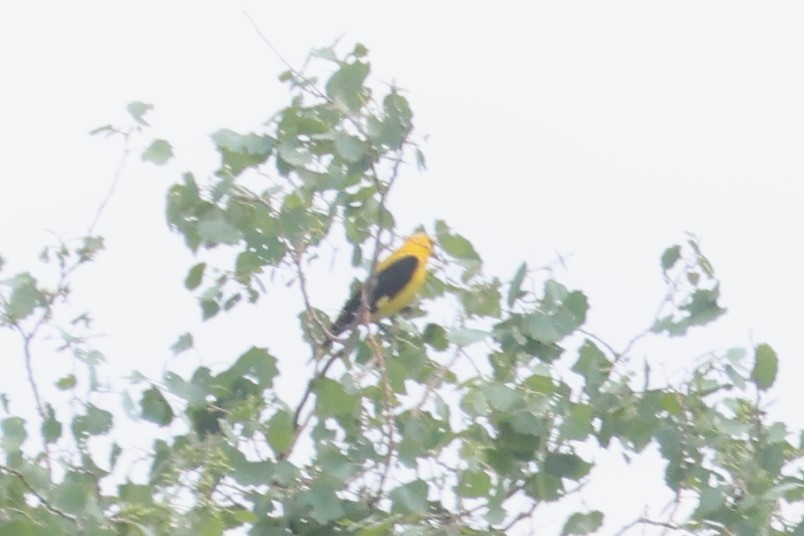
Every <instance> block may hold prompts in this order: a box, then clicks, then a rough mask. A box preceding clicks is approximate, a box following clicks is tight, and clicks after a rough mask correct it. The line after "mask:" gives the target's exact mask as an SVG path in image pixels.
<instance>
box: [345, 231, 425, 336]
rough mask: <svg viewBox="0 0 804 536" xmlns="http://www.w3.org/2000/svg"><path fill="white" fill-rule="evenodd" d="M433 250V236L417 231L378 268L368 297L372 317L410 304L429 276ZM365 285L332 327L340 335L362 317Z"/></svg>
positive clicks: (390, 312)
mask: <svg viewBox="0 0 804 536" xmlns="http://www.w3.org/2000/svg"><path fill="white" fill-rule="evenodd" d="M432 253H433V239H432V238H430V237H429V236H427V235H426V234H424V233H416V234H414V235H412V236H410V237H409V238H408V239H407V240H405V242H404V243H403V244H402V245H401V246H400V247H399V249H397V250H396V251H394V252H393V253H391V255H389V256H388V258H386V259H384V260H382V261H380V262H379V263H377V266H376V267H375V268H374V284H373V286H370V287H369V288H368V289H367V290H368V294H367V295H366V297H365V300H366V305H367V306H368V310H369V311H370V312H371V319H372V320H375V321H376V320H379V319H380V318H385V317H387V316H391V315H394V314H396V313H398V312H399V311H401V310H402V309H404V308H405V307H407V306H408V305H410V303H411V302H412V301H413V299H414V298H415V297H416V294H418V292H419V291H420V290H421V288H422V286H424V281H425V279H427V261H428V260H429V258H430V256H431V255H432ZM363 288H364V286H363V285H361V286H360V288H358V289H357V291H356V292H355V293H354V294H353V295H352V297H351V298H350V299H349V301H347V302H346V305H344V306H343V309H342V310H341V314H339V315H338V319H337V320H335V322H334V323H333V324H332V326H331V327H330V329H329V331H330V333H331V334H332V335H340V334H341V333H343V332H344V331H346V330H347V329H349V328H350V327H352V326H354V325H355V324H356V323H357V322H359V321H360V318H358V314H359V313H360V311H361V304H362V302H363V299H364V298H363Z"/></svg>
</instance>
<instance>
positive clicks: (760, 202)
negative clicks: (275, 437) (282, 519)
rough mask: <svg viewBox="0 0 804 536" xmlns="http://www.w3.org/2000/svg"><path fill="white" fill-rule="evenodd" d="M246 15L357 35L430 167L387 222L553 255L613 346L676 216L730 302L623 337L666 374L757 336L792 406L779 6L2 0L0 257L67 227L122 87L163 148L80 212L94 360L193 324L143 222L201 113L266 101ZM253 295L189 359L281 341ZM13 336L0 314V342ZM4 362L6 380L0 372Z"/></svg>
mask: <svg viewBox="0 0 804 536" xmlns="http://www.w3.org/2000/svg"><path fill="white" fill-rule="evenodd" d="M244 10H245V11H247V12H248V13H249V15H250V16H251V17H252V18H253V19H254V21H255V22H256V24H257V25H258V26H259V27H260V29H261V31H262V33H263V34H264V35H265V36H266V37H267V38H268V39H269V40H270V41H271V42H272V44H273V45H274V46H275V47H276V48H277V49H278V50H279V51H280V53H281V54H282V55H283V57H284V58H285V59H286V60H287V61H289V62H290V63H291V64H293V65H300V64H301V63H302V62H303V60H304V58H305V57H306V55H307V53H308V51H309V50H310V49H311V48H314V47H318V46H323V45H328V44H330V43H332V42H333V41H334V40H335V39H336V38H339V37H340V38H341V40H342V43H344V47H345V48H346V47H351V46H352V44H353V43H354V42H361V43H363V44H365V45H366V46H367V47H368V48H369V50H370V51H371V57H370V58H371V61H372V65H373V73H374V76H376V80H378V81H379V82H392V81H395V82H396V83H397V84H398V85H399V86H400V87H402V88H404V89H405V90H406V91H407V96H408V98H409V99H410V101H411V104H412V106H413V110H414V113H415V122H416V127H417V130H418V132H419V134H421V135H427V136H428V142H427V144H426V146H425V152H426V154H427V158H428V164H429V168H428V170H427V171H426V172H425V173H422V174H418V173H416V172H415V171H413V170H409V171H408V172H407V174H406V175H405V176H404V177H403V179H402V180H401V181H400V183H399V186H398V189H397V190H396V192H395V194H394V197H393V199H392V202H391V206H392V209H393V210H395V214H396V216H397V220H398V222H399V225H400V232H402V233H406V232H408V231H410V230H412V229H413V228H414V227H415V226H416V225H418V224H424V225H425V226H427V227H428V228H432V222H433V221H434V220H435V219H444V220H446V221H447V222H449V223H450V224H451V225H452V226H453V227H454V228H455V229H456V230H458V231H459V232H461V233H462V234H464V235H466V236H467V237H468V238H470V239H471V240H472V241H473V242H474V243H475V245H476V246H477V248H478V250H479V252H480V253H481V255H482V256H483V258H484V259H485V261H486V267H487V271H488V272H489V273H490V274H494V275H498V276H500V277H501V278H504V279H507V278H510V277H511V276H512V275H513V273H514V271H515V270H516V268H517V266H518V265H519V263H520V262H521V261H522V260H527V261H528V263H529V264H530V265H532V266H538V265H542V264H546V263H549V262H551V261H553V260H554V259H555V258H556V256H557V255H559V254H561V255H564V256H567V259H568V260H567V269H566V271H561V272H560V273H559V274H558V278H559V279H561V280H563V281H566V282H567V283H568V284H571V285H573V286H575V287H577V288H581V289H582V290H584V292H586V294H587V295H588V296H589V299H590V303H591V306H592V309H591V311H590V315H589V323H588V328H589V329H591V330H593V331H594V332H596V333H598V334H599V335H601V336H603V337H604V338H607V339H608V340H611V341H612V342H613V343H615V344H622V343H623V342H624V341H626V340H628V339H629V338H630V336H632V335H633V334H635V333H636V332H638V331H640V330H641V329H643V328H644V327H645V326H647V325H649V324H650V322H651V320H652V315H653V313H654V311H655V309H656V306H657V304H658V300H659V299H660V297H661V296H662V292H663V283H662V278H661V274H660V271H659V264H658V258H659V255H660V254H661V252H662V251H663V249H664V248H665V247H667V246H669V245H671V244H673V243H676V242H678V241H680V240H683V239H684V237H685V235H684V233H685V232H687V231H689V232H693V233H695V234H696V235H697V236H698V237H700V239H701V241H702V245H703V248H704V251H705V252H706V253H707V254H708V256H709V258H710V260H711V261H712V263H713V265H714V267H715V270H716V272H717V274H718V275H719V277H720V278H721V279H722V290H723V295H724V305H725V306H726V307H728V309H729V313H728V315H727V316H726V317H725V318H724V319H723V320H721V321H720V322H718V323H717V324H716V325H713V326H711V327H707V328H705V329H700V330H695V331H693V332H692V334H691V337H690V338H689V340H688V341H684V342H682V343H678V342H676V341H672V342H669V343H668V341H666V340H658V341H648V342H646V343H645V344H644V345H642V346H640V347H637V354H638V355H639V356H640V358H646V359H649V360H650V361H651V362H652V363H653V364H655V365H656V366H657V367H658V368H660V369H661V368H664V369H666V370H667V371H668V372H667V374H668V375H670V374H672V371H674V370H676V369H678V368H683V367H684V366H686V365H688V364H689V363H691V362H692V361H693V359H694V358H695V357H697V356H699V355H701V354H702V353H703V352H705V351H708V350H712V349H715V350H718V349H724V348H728V347H732V346H747V345H750V344H752V342H755V343H759V342H768V343H770V344H771V345H772V346H773V347H774V348H775V349H776V350H777V351H778V352H779V355H780V360H781V374H780V378H779V381H778V389H777V390H776V391H775V392H774V395H775V398H776V399H777V402H776V404H775V406H774V412H775V413H774V414H775V415H777V416H778V417H779V418H783V419H785V420H787V421H788V422H790V423H793V424H795V425H796V426H799V427H800V426H802V424H804V418H803V417H802V414H801V411H800V407H801V404H802V402H804V399H803V398H802V395H801V393H800V381H801V378H802V377H803V376H804V356H803V355H802V350H801V343H800V342H799V340H798V338H797V334H798V330H799V329H801V328H800V324H801V316H802V315H801V301H802V299H804V278H802V273H804V256H802V253H801V248H802V242H803V240H802V239H803V238H804V237H803V236H802V235H803V234H804V216H802V208H801V207H802V202H803V201H804V182H803V181H802V176H804V157H803V156H802V155H804V151H802V145H803V144H804V58H802V56H804V32H803V31H802V28H804V3H801V2H797V1H790V2H784V1H779V2H773V3H769V2H761V1H756V2H741V1H708V2H701V1H694V2H693V1H689V2H684V1H681V2H656V1H645V0H640V1H628V2H608V1H595V2H539V1H532V0H531V1H507V2H477V1H450V2H417V1H409V0H408V1H404V2H402V1H393V2H370V1H343V2H305V1H300V2H299V1H297V2H257V1H253V2H248V1H239V2H238V1H231V2H229V1H227V2H155V1H138V2H130V3H127V4H122V3H118V2H101V1H96V2H82V1H77V2H69V3H64V2H55V1H50V2H36V1H30V2H26V3H18V2H14V3H10V2H9V3H2V4H0V73H1V76H2V84H1V85H0V148H1V149H0V151H2V152H0V155H1V156H0V158H2V168H1V169H2V175H1V177H2V178H0V181H2V186H3V188H2V194H1V195H0V254H2V256H3V257H5V258H6V259H7V261H8V262H9V265H10V266H9V267H7V268H6V269H5V270H4V274H6V275H8V274H10V273H13V272H15V271H17V270H23V269H27V268H29V267H30V266H31V265H32V264H33V262H34V259H35V257H36V255H37V253H38V251H39V250H40V249H41V246H42V245H43V244H44V243H46V242H48V241H51V240H52V235H51V231H52V232H55V233H56V234H57V235H59V236H62V237H68V238H69V237H75V236H80V234H81V233H82V232H83V231H84V230H85V229H86V228H87V226H88V225H89V222H90V221H91V219H92V215H93V214H94V211H95V209H96V207H97V206H98V204H99V202H100V201H101V200H102V199H103V197H104V195H105V194H106V191H107V189H108V187H109V185H110V183H111V180H112V177H113V175H114V171H115V169H116V166H117V163H118V161H119V156H120V149H121V147H120V145H119V143H117V142H115V141H114V140H104V139H102V138H97V137H90V136H89V135H88V132H89V131H90V130H91V129H92V128H94V127H96V126H99V125H102V124H106V123H116V124H119V123H121V122H123V121H124V120H125V112H124V109H125V105H126V103H128V102H129V101H132V100H142V101H146V102H150V103H153V104H154V105H155V106H156V111H155V112H154V113H153V114H152V115H151V119H152V123H153V125H154V129H153V134H154V135H155V136H158V137H163V138H166V139H168V140H169V141H170V142H171V143H172V144H173V145H174V147H175V152H176V155H177V157H176V159H175V160H174V161H173V162H172V163H171V165H170V166H167V167H166V168H155V167H153V166H150V165H146V164H142V163H141V162H139V160H138V158H137V157H136V156H135V157H132V159H131V161H130V163H129V164H128V165H127V166H126V168H125V170H124V173H123V175H122V177H121V181H120V183H119V185H118V188H117V191H116V192H115V195H114V197H113V198H112V200H111V202H110V204H109V207H108V210H107V212H106V213H105V215H104V217H103V219H102V221H101V223H100V226H99V228H98V231H99V232H100V233H101V234H103V235H104V236H105V237H106V239H107V245H108V251H107V252H106V253H104V254H103V255H102V256H101V257H100V259H99V261H98V263H97V264H96V265H95V266H93V267H90V268H88V269H87V270H86V271H85V272H84V273H83V274H80V275H79V278H78V280H77V282H76V292H77V295H76V297H75V298H74V300H73V301H74V302H75V303H76V306H77V307H85V308H90V309H91V310H92V311H93V312H94V313H95V316H96V317H97V318H98V323H97V326H96V327H97V329H98V330H99V332H102V333H104V334H105V336H104V338H103V339H102V342H101V343H100V345H101V346H103V347H104V349H105V351H106V352H107V354H108V357H109V359H110V367H111V370H113V371H117V372H119V373H122V372H123V371H126V370H129V369H130V368H132V367H137V368H141V369H146V370H150V371H151V372H154V371H159V370H160V369H161V367H163V366H164V365H163V364H164V362H165V361H166V360H167V359H168V352H167V347H168V346H169V345H170V344H171V343H172V342H173V341H174V340H175V338H176V337H177V336H178V334H180V333H182V332H183V331H186V330H187V329H194V328H196V325H197V322H196V320H197V318H198V312H197V307H196V305H195V303H194V301H193V298H192V296H190V295H189V294H188V293H187V292H186V291H183V290H182V289H181V288H180V285H181V281H182V280H183V277H184V274H185V271H186V269H187V267H188V266H189V265H190V263H191V262H192V259H191V257H190V256H189V254H188V253H186V252H185V251H184V250H183V246H182V245H181V241H180V239H179V238H178V237H177V236H175V235H171V234H170V233H169V232H168V231H167V229H166V226H165V224H164V217H163V206H164V202H163V200H164V192H165V190H166V188H167V186H168V185H169V184H170V183H171V182H172V181H175V180H177V179H178V177H179V174H180V173H181V172H182V171H183V170H185V169H190V170H192V171H194V172H196V173H197V174H198V175H199V176H201V177H204V176H205V175H207V174H209V173H210V172H211V171H212V170H213V169H214V166H215V165H216V162H217V158H216V154H215V153H214V150H213V147H212V144H211V142H210V141H209V138H208V135H209V134H210V133H211V132H213V131H215V130H217V129H218V128H222V127H226V128H231V129H233V130H242V131H245V130H248V129H252V128H256V127H258V126H259V125H260V124H261V123H262V122H263V121H264V120H265V119H267V118H268V117H269V116H270V115H271V114H272V113H273V112H274V111H276V110H277V109H278V108H280V107H282V106H283V105H285V103H286V102H287V94H286V92H285V90H284V89H283V87H282V86H281V85H280V84H279V83H278V82H277V81H276V77H277V75H278V74H279V73H280V72H281V71H282V70H284V69H285V67H284V66H283V64H282V62H281V61H280V60H279V59H278V58H277V57H276V55H275V54H274V53H273V52H272V51H271V50H270V49H269V48H268V47H267V46H266V45H265V43H263V42H262V41H261V39H260V38H259V36H258V35H257V34H256V32H255V31H254V29H253V27H252V25H251V23H250V22H249V20H248V19H247V18H246V16H245V15H244V14H243V11H244ZM335 260H336V265H338V266H340V265H342V266H343V269H342V270H343V271H342V272H340V273H341V274H343V276H342V277H340V276H339V277H335V276H333V277H332V278H331V279H329V280H326V279H325V280H323V281H319V282H317V284H316V282H313V285H314V288H315V290H316V294H317V300H318V302H319V304H320V306H321V307H322V308H325V309H326V310H328V311H330V312H332V313H334V312H335V311H336V310H337V309H338V307H339V305H340V303H341V302H342V300H343V298H344V296H345V291H343V289H341V288H333V287H336V286H339V285H344V284H346V283H347V282H348V281H349V278H350V277H351V276H350V274H349V271H348V270H349V267H348V264H349V255H348V254H344V255H341V256H339V257H337V258H336V259H335ZM336 271H337V270H336ZM333 281H335V282H337V285H335V284H334V283H333ZM330 283H332V284H330ZM275 292H276V293H275V294H274V295H273V296H271V297H269V298H267V299H266V300H264V301H263V303H261V304H260V305H258V306H257V307H254V308H243V309H242V311H239V312H238V314H236V315H233V316H232V317H231V318H223V319H220V320H216V321H215V322H214V323H212V324H210V326H206V327H205V328H204V329H205V332H204V333H200V334H199V333H197V340H198V342H199V350H200V352H199V354H198V355H197V359H199V360H200V361H201V362H205V363H207V364H209V363H215V362H227V361H229V360H231V359H233V358H234V356H236V355H237V353H238V352H240V351H242V350H245V349H246V348H247V347H248V346H249V345H251V344H261V345H266V346H268V347H269V348H271V350H272V351H274V352H275V353H277V355H279V356H280V357H282V350H283V347H282V342H281V341H279V342H278V341H277V338H276V334H277V333H282V330H283V329H291V330H293V329H296V326H297V323H296V319H295V317H291V318H287V315H286V317H283V315H282V308H281V307H276V306H275V305H276V304H277V303H280V302H281V300H280V299H279V297H281V296H282V295H283V294H282V292H286V291H284V290H276V291H275ZM287 292H289V291H287ZM273 297H275V298H276V299H270V298H273ZM294 314H295V313H294ZM188 319H190V320H188ZM233 341H236V342H237V344H233ZM14 343H15V342H14V340H13V339H12V338H10V337H9V336H8V334H0V344H2V345H3V346H2V348H4V349H3V354H4V355H12V356H13V354H9V353H8V352H12V351H13V349H14V346H13V344H14ZM12 359H13V357H12ZM285 359H288V360H291V361H292V360H295V359H296V358H295V357H294V356H290V357H288V356H285ZM7 360H8V359H7ZM293 364H294V363H290V362H288V363H286V366H287V367H290V366H293ZM46 367H47V366H46ZM48 368H49V367H48ZM43 374H44V372H43ZM22 378H24V376H23V375H22V369H21V368H20V369H19V370H14V371H13V372H12V373H10V374H9V375H4V376H3V377H2V378H0V392H12V393H13V392H15V389H17V387H16V386H17V385H19V384H20V382H21V381H22ZM20 396H22V395H20ZM12 398H13V396H12Z"/></svg>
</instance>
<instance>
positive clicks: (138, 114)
mask: <svg viewBox="0 0 804 536" xmlns="http://www.w3.org/2000/svg"><path fill="white" fill-rule="evenodd" d="M153 109H154V106H153V104H148V103H146V102H140V101H134V102H129V103H128V106H126V111H127V112H128V113H129V115H130V116H131V117H132V119H134V121H136V122H137V123H139V124H140V125H142V126H146V127H147V126H150V125H149V124H148V122H147V121H146V120H145V114H147V113H148V112H150V111H151V110H153Z"/></svg>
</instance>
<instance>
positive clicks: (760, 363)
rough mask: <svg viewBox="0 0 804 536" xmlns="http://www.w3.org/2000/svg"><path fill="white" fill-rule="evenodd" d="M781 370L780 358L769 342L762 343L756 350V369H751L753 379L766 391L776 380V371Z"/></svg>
mask: <svg viewBox="0 0 804 536" xmlns="http://www.w3.org/2000/svg"><path fill="white" fill-rule="evenodd" d="M778 370H779V358H778V357H777V356H776V352H774V351H773V348H771V347H770V346H769V345H767V344H760V345H759V346H757V348H756V351H755V352H754V370H753V371H751V379H752V380H754V383H755V384H756V385H757V387H758V388H759V389H762V390H763V391H766V390H768V389H770V387H771V386H772V385H773V382H774V381H776V373H777V372H778Z"/></svg>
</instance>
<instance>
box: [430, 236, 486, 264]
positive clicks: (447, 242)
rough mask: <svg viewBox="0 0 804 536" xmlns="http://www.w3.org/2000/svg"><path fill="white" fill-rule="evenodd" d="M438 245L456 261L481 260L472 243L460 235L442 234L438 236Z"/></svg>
mask: <svg viewBox="0 0 804 536" xmlns="http://www.w3.org/2000/svg"><path fill="white" fill-rule="evenodd" d="M438 245H439V246H441V248H442V249H443V250H444V251H446V252H447V254H448V255H450V256H451V257H454V258H456V259H464V260H471V261H479V260H481V259H480V255H478V254H477V251H475V248H474V246H472V243H471V242H469V240H467V239H466V238H464V237H462V236H461V235H458V234H447V233H443V234H441V235H439V236H438Z"/></svg>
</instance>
